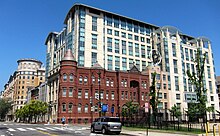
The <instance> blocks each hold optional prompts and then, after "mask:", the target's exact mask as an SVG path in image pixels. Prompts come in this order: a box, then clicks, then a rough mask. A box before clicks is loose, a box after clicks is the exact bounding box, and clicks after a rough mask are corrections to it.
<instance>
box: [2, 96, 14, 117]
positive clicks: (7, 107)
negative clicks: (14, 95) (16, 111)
mask: <svg viewBox="0 0 220 136" xmlns="http://www.w3.org/2000/svg"><path fill="white" fill-rule="evenodd" d="M11 104H12V103H11V102H10V101H9V100H8V99H0V119H4V118H5V116H6V114H7V113H8V112H9V111H10V109H11V108H12V106H11Z"/></svg>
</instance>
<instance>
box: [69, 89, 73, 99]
mask: <svg viewBox="0 0 220 136" xmlns="http://www.w3.org/2000/svg"><path fill="white" fill-rule="evenodd" d="M69 97H73V88H72V87H70V88H69Z"/></svg>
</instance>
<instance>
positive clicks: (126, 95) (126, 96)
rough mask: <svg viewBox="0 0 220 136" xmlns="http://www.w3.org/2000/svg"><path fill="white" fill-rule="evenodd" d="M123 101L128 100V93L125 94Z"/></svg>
mask: <svg viewBox="0 0 220 136" xmlns="http://www.w3.org/2000/svg"><path fill="white" fill-rule="evenodd" d="M125 99H128V92H127V91H126V92H125Z"/></svg>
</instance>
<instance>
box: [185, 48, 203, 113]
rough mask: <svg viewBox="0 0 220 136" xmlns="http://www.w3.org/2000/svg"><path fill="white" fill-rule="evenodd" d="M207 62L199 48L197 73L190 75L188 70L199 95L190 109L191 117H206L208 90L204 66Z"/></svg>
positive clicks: (196, 62)
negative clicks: (204, 81) (204, 80)
mask: <svg viewBox="0 0 220 136" xmlns="http://www.w3.org/2000/svg"><path fill="white" fill-rule="evenodd" d="M205 60H206V54H205V53H204V54H202V51H201V50H200V49H199V48H198V49H197V53H196V57H195V64H196V70H197V71H196V73H195V72H192V73H190V71H189V70H187V75H188V77H189V80H190V82H191V84H192V85H194V86H195V92H196V95H197V102H198V103H196V104H194V105H193V106H191V107H188V113H189V115H194V113H196V114H200V115H205V113H206V111H207V108H206V102H207V97H206V91H207V89H206V88H205V86H204V83H203V79H204V65H205Z"/></svg>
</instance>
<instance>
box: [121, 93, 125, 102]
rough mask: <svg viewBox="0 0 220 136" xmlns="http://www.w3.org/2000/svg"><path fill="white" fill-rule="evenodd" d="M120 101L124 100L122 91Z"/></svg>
mask: <svg viewBox="0 0 220 136" xmlns="http://www.w3.org/2000/svg"><path fill="white" fill-rule="evenodd" d="M121 99H122V100H124V91H122V92H121Z"/></svg>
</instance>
